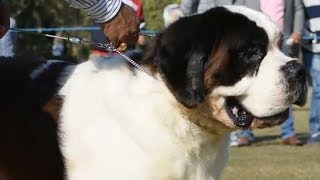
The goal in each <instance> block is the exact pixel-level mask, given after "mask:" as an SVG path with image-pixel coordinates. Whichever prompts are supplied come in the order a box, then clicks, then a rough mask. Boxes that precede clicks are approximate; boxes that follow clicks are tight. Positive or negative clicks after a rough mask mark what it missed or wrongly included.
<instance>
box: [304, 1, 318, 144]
mask: <svg viewBox="0 0 320 180" xmlns="http://www.w3.org/2000/svg"><path fill="white" fill-rule="evenodd" d="M303 3H304V7H305V14H306V16H305V19H306V21H305V22H306V23H305V30H304V35H305V36H306V37H311V39H310V40H307V41H304V42H303V44H302V51H303V61H304V64H305V65H306V67H307V69H308V70H309V72H310V76H311V79H312V97H311V111H310V119H309V139H308V143H320V111H319V110H320V40H319V38H320V0H303Z"/></svg>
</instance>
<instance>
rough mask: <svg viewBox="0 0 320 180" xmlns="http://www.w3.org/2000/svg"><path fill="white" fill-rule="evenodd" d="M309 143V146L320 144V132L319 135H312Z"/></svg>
mask: <svg viewBox="0 0 320 180" xmlns="http://www.w3.org/2000/svg"><path fill="white" fill-rule="evenodd" d="M308 143H309V144H313V143H320V132H319V133H315V134H312V135H311V136H310V138H309V139H308Z"/></svg>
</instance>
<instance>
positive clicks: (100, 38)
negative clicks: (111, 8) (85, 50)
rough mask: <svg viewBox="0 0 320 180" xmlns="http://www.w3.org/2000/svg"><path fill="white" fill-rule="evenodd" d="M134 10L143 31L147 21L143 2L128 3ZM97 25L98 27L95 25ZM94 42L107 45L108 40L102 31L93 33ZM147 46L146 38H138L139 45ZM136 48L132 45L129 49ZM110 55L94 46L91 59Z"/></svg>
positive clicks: (137, 0) (135, 0)
mask: <svg viewBox="0 0 320 180" xmlns="http://www.w3.org/2000/svg"><path fill="white" fill-rule="evenodd" d="M127 3H128V5H129V6H130V7H132V9H134V10H135V12H136V15H137V17H138V18H139V22H140V24H139V29H140V30H143V29H145V21H144V15H143V6H142V2H141V0H132V1H128V2H127ZM95 25H97V24H96V23H95ZM92 41H93V42H97V43H102V44H104V43H107V42H108V41H107V40H106V38H105V36H104V33H103V31H102V30H97V31H93V32H92ZM144 44H145V36H143V35H139V38H138V45H144ZM134 47H135V46H134V45H131V46H130V47H128V48H129V49H133V48H134ZM106 55H108V52H107V50H106V49H104V48H101V47H99V46H93V48H92V51H91V54H90V58H89V59H95V58H97V57H100V56H106Z"/></svg>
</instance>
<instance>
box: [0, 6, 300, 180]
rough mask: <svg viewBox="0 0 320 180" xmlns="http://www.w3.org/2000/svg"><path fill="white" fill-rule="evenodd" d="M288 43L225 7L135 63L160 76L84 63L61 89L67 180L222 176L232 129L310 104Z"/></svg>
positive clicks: (267, 23) (171, 31)
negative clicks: (285, 50) (287, 52)
mask: <svg viewBox="0 0 320 180" xmlns="http://www.w3.org/2000/svg"><path fill="white" fill-rule="evenodd" d="M281 38H282V35H281V32H280V31H279V29H278V28H276V26H275V25H274V24H273V23H272V22H271V20H270V19H269V18H268V17H266V16H265V15H263V14H261V13H259V12H256V11H253V10H250V9H247V8H244V7H237V6H228V7H226V8H221V7H220V8H214V9H212V10H209V11H207V12H205V13H204V14H200V15H194V16H190V17H184V18H181V19H179V20H178V21H177V22H175V23H173V24H172V25H170V26H169V27H168V28H167V29H165V30H164V31H163V32H162V33H160V34H159V35H158V36H157V37H156V38H155V39H154V40H153V42H152V43H151V44H150V45H149V46H148V47H146V50H145V54H144V55H143V58H135V60H136V61H137V62H138V63H139V64H140V65H142V66H143V67H144V68H147V69H148V70H149V71H151V72H152V73H153V75H154V76H156V77H157V79H153V78H152V77H150V76H148V75H147V74H145V73H144V72H141V71H139V70H137V69H135V68H133V67H132V66H130V65H129V64H128V63H127V62H126V61H125V60H124V59H123V58H122V57H121V56H113V57H109V58H99V59H95V60H92V61H88V62H85V63H82V64H80V65H78V66H77V67H75V69H74V70H73V71H72V72H71V71H70V74H69V76H68V78H67V81H66V83H65V84H64V86H63V87H62V88H61V90H60V92H59V95H60V98H61V99H62V100H63V103H62V109H61V114H60V119H59V136H60V141H61V145H60V148H61V151H62V154H63V155H64V163H65V171H66V175H67V176H68V179H69V180H88V179H93V180H102V179H116V180H128V179H130V180H131V179H136V180H150V179H155V180H168V179H169V180H177V179H179V180H208V179H218V178H219V176H220V174H221V172H222V170H223V168H224V166H225V164H226V162H227V160H228V143H229V133H230V132H231V131H232V130H235V129H237V128H244V129H246V128H263V127H270V126H275V125H278V124H280V123H282V122H283V121H284V120H285V119H286V118H287V116H288V108H289V106H291V105H292V104H294V103H296V104H299V105H301V104H303V103H304V102H305V96H306V82H305V81H306V80H305V69H304V67H303V66H302V65H301V63H299V61H297V60H296V59H292V58H290V57H287V56H285V55H284V54H283V53H282V52H281V51H280V49H279V44H280V42H281ZM51 99H52V98H51ZM49 104H50V103H49ZM45 109H46V108H45ZM53 109H54V108H53ZM53 114H54V113H53ZM0 157H1V156H0ZM0 165H1V164H0ZM4 166H5V165H4ZM0 168H1V166H0ZM0 175H1V171H0Z"/></svg>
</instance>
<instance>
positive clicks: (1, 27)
mask: <svg viewBox="0 0 320 180" xmlns="http://www.w3.org/2000/svg"><path fill="white" fill-rule="evenodd" d="M9 27H10V10H9V4H8V2H7V1H6V0H4V1H3V2H2V3H0V39H1V38H2V37H3V36H4V35H5V34H6V33H7V31H8V30H9Z"/></svg>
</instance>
